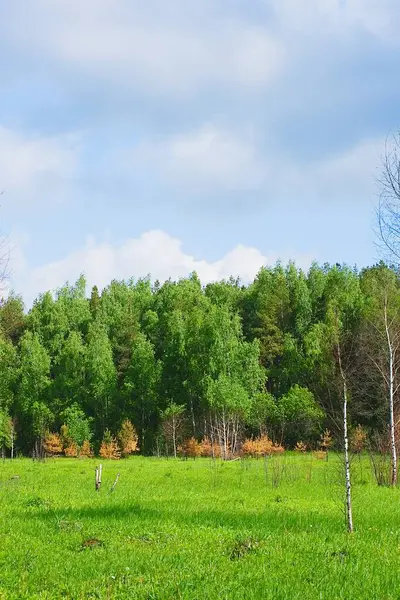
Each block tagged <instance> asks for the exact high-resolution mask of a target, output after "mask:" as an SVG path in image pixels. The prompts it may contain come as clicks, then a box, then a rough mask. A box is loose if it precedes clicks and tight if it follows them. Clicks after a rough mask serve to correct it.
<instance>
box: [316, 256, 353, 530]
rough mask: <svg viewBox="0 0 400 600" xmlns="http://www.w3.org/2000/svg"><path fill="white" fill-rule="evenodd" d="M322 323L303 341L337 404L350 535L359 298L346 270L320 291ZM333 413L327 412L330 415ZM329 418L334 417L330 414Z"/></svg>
mask: <svg viewBox="0 0 400 600" xmlns="http://www.w3.org/2000/svg"><path fill="white" fill-rule="evenodd" d="M324 295H325V298H324V303H325V319H324V322H320V323H317V324H315V325H314V326H313V327H312V328H311V330H310V332H309V333H308V335H307V338H306V346H307V352H308V357H309V359H311V362H312V364H313V366H314V368H315V367H317V366H318V368H320V369H321V372H322V373H323V376H324V377H326V378H332V379H333V381H334V383H335V387H336V389H337V391H338V400H339V402H340V403H341V421H342V423H341V429H342V439H343V456H344V471H345V513H346V523H347V529H348V531H349V532H350V533H351V532H353V529H354V526H353V511H352V494H351V473H350V455H349V423H348V402H349V388H348V376H347V371H348V368H349V362H350V359H351V355H352V342H353V340H354V337H355V332H356V330H357V326H358V324H359V319H360V315H361V309H362V300H363V299H362V295H361V290H360V285H359V278H358V276H357V274H356V273H355V272H354V271H352V270H350V269H349V268H347V267H340V266H335V267H333V268H332V269H330V271H329V272H328V275H327V281H326V287H325V290H324ZM332 412H334V409H332V408H331V413H332ZM331 416H332V417H334V415H332V414H331Z"/></svg>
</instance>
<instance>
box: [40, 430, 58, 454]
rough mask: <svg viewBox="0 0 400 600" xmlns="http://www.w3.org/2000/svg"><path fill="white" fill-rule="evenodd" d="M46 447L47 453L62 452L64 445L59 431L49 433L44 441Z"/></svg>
mask: <svg viewBox="0 0 400 600" xmlns="http://www.w3.org/2000/svg"><path fill="white" fill-rule="evenodd" d="M43 445H44V449H45V451H46V453H47V454H51V455H53V456H54V455H57V454H62V451H63V445H62V442H61V438H60V436H59V435H58V433H48V434H47V435H46V437H45V439H44V442H43Z"/></svg>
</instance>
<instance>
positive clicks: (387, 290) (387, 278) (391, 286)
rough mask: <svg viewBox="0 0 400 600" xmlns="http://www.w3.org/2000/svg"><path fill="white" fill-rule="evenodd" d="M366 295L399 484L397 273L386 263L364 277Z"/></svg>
mask: <svg viewBox="0 0 400 600" xmlns="http://www.w3.org/2000/svg"><path fill="white" fill-rule="evenodd" d="M361 282H362V286H363V289H364V292H365V296H366V308H365V314H366V326H365V329H364V345H363V346H364V347H363V350H364V351H365V354H366V357H367V360H368V363H369V367H370V368H372V369H373V370H375V372H376V373H377V374H378V375H379V376H380V377H381V378H382V382H383V384H384V386H385V387H386V389H387V406H388V414H389V419H388V420H389V435H390V451H391V482H392V485H393V486H395V485H396V483H397V472H398V467H397V448H396V421H395V408H396V406H395V403H396V400H397V393H398V390H399V388H400V379H399V370H400V286H399V281H398V277H397V274H396V273H395V272H394V271H393V270H391V269H389V268H388V267H386V266H385V265H384V264H383V263H381V264H380V265H378V266H376V267H373V268H372V269H367V270H365V271H364V272H363V274H362V280H361Z"/></svg>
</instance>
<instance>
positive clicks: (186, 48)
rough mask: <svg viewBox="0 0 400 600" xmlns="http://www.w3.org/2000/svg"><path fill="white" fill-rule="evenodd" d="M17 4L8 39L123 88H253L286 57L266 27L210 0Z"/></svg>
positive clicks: (266, 80) (270, 75) (53, 0)
mask: <svg viewBox="0 0 400 600" xmlns="http://www.w3.org/2000/svg"><path fill="white" fill-rule="evenodd" d="M15 4H16V5H15V8H13V9H11V10H12V11H13V12H12V13H11V15H12V16H11V19H10V21H9V27H8V36H9V39H10V38H11V40H12V41H14V42H15V41H16V42H17V43H18V44H20V45H21V46H25V47H29V49H30V50H31V51H32V50H33V49H34V50H36V51H39V52H40V53H41V54H45V55H46V58H50V59H53V60H54V59H55V60H57V61H59V62H60V63H62V64H63V65H70V66H72V67H73V68H74V69H78V70H79V71H80V72H82V73H90V74H92V75H95V76H96V77H97V78H100V79H103V80H106V81H107V82H108V83H110V82H114V83H118V84H119V85H122V86H123V87H125V88H131V89H137V88H140V89H145V90H147V91H152V92H163V93H168V94H173V95H175V94H176V93H182V92H196V91H198V89H199V88H201V87H203V86H204V85H215V84H217V85H218V84H228V85H231V84H233V85H240V86H244V87H250V88H258V87H260V86H264V85H265V84H267V83H269V82H270V81H271V80H272V79H273V78H274V76H275V75H276V73H277V72H279V71H280V69H281V68H282V65H283V63H284V55H285V52H284V47H283V46H282V44H280V43H279V42H278V41H277V39H276V38H275V37H274V36H273V35H272V34H271V33H269V32H268V31H267V30H266V29H264V28H263V27H261V26H258V25H254V24H248V23H246V22H244V21H241V20H238V19H237V18H236V19H235V18H231V15H230V13H229V12H228V13H225V14H223V15H222V16H221V14H218V11H216V10H215V8H216V7H215V3H213V2H211V1H210V0H203V1H202V3H201V9H200V6H198V7H197V8H196V5H195V4H194V3H188V2H187V1H186V0H185V2H183V1H182V0H169V2H168V3H165V2H164V1H163V0H156V1H150V2H142V1H141V0H140V1H135V0H101V1H99V0H85V2H81V1H78V0H70V1H69V2H65V1H64V0H51V1H50V0H32V1H31V2H30V3H29V7H28V6H26V5H25V10H21V8H18V6H17V5H18V2H16V3H15ZM32 20H34V22H35V27H32Z"/></svg>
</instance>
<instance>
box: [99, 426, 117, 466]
mask: <svg viewBox="0 0 400 600" xmlns="http://www.w3.org/2000/svg"><path fill="white" fill-rule="evenodd" d="M99 454H100V456H101V458H111V459H113V460H119V459H120V458H121V451H120V449H119V446H118V442H117V440H116V439H115V437H113V436H112V435H111V433H110V431H109V430H108V429H106V430H105V432H104V436H103V441H102V442H101V446H100V452H99Z"/></svg>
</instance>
